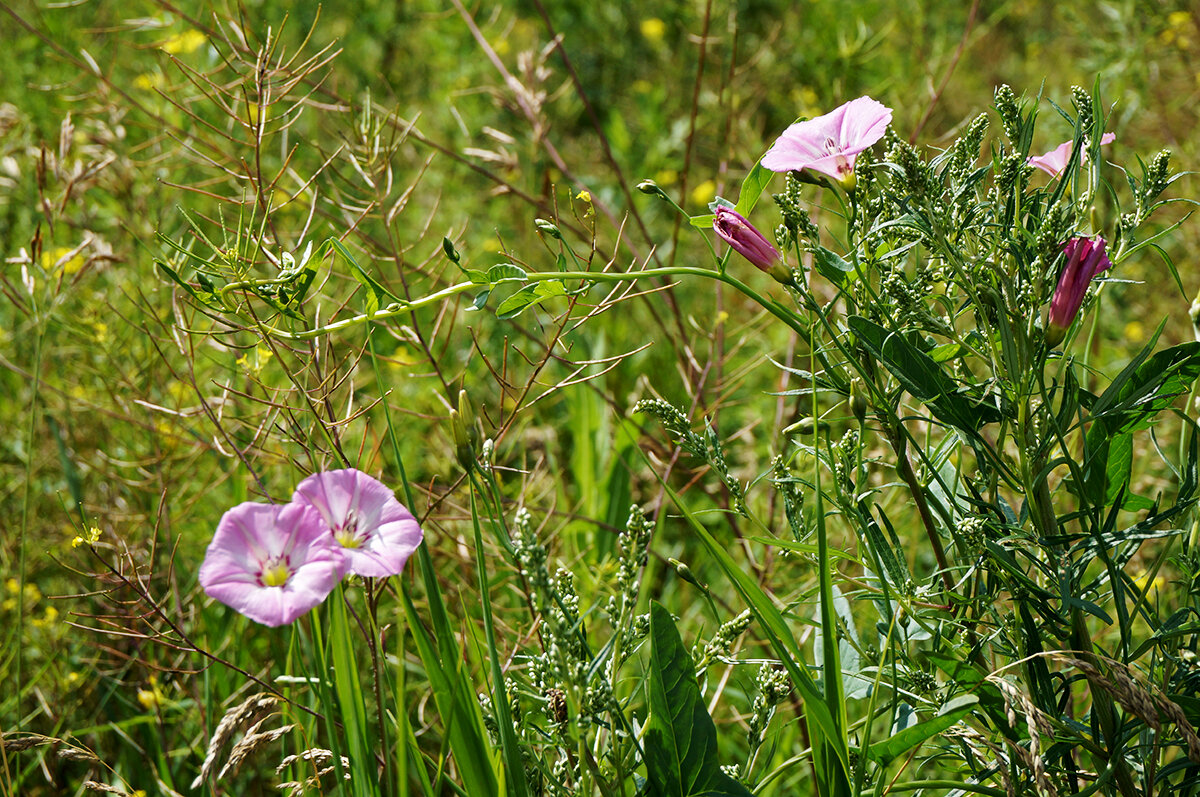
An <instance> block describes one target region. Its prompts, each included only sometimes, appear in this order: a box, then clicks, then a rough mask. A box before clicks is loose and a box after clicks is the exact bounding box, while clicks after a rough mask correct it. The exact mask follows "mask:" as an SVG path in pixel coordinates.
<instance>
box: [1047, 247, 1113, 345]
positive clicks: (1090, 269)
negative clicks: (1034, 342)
mask: <svg viewBox="0 0 1200 797" xmlns="http://www.w3.org/2000/svg"><path fill="white" fill-rule="evenodd" d="M1105 246H1106V244H1105V241H1104V239H1103V238H1101V237H1100V236H1096V237H1095V238H1094V239H1092V238H1083V237H1076V238H1072V239H1071V240H1069V241H1067V242H1066V243H1065V244H1063V253H1064V254H1065V255H1066V257H1067V264H1066V266H1064V267H1063V271H1062V276H1060V277H1059V278H1058V287H1056V288H1055V289H1054V298H1053V299H1051V300H1050V316H1049V318H1048V319H1047V323H1046V345H1048V346H1050V347H1054V346H1057V345H1058V344H1059V343H1061V342H1062V340H1063V338H1065V337H1066V336H1067V330H1068V329H1069V328H1070V327H1071V322H1072V321H1074V320H1075V316H1077V315H1078V314H1079V308H1080V307H1081V306H1082V305H1083V299H1084V297H1085V296H1086V295H1087V289H1088V285H1090V284H1091V282H1092V278H1093V277H1095V276H1096V275H1097V274H1099V273H1100V272H1102V271H1104V270H1105V269H1107V268H1109V267H1110V266H1111V265H1112V263H1111V262H1110V261H1109V259H1108V255H1106V254H1105V252H1104V249H1105Z"/></svg>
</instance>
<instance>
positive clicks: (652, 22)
mask: <svg viewBox="0 0 1200 797" xmlns="http://www.w3.org/2000/svg"><path fill="white" fill-rule="evenodd" d="M641 29H642V35H643V36H645V37H646V40H647V41H650V42H653V43H654V44H658V43H659V42H660V41H662V40H663V37H664V36H666V35H667V23H665V22H663V21H662V20H661V19H659V18H658V17H649V18H648V19H643V20H642V24H641Z"/></svg>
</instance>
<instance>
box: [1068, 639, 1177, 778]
mask: <svg viewBox="0 0 1200 797" xmlns="http://www.w3.org/2000/svg"><path fill="white" fill-rule="evenodd" d="M1062 660H1063V661H1064V662H1065V663H1067V664H1070V665H1071V666H1072V667H1075V668H1076V669H1077V670H1079V671H1080V672H1082V673H1083V675H1084V677H1086V678H1087V679H1088V683H1090V684H1091V685H1092V686H1094V687H1096V688H1098V689H1103V690H1104V691H1105V692H1107V693H1108V694H1110V695H1112V697H1113V699H1114V700H1116V701H1117V702H1118V703H1120V704H1121V706H1122V707H1124V708H1125V709H1126V710H1127V711H1129V712H1130V713H1131V714H1133V715H1134V716H1136V717H1137V718H1138V719H1140V720H1141V721H1142V722H1144V723H1146V725H1147V726H1148V727H1150V728H1152V729H1153V730H1154V731H1155V732H1159V731H1161V730H1162V720H1163V718H1164V717H1165V718H1166V719H1168V720H1170V721H1171V722H1173V723H1175V727H1176V728H1178V729H1179V733H1180V734H1181V735H1182V736H1183V739H1184V742H1185V743H1186V744H1187V756H1188V758H1189V759H1191V760H1192V761H1195V762H1198V763H1200V736H1197V735H1196V729H1195V728H1193V727H1192V724H1191V723H1190V722H1189V721H1188V718H1187V717H1186V716H1185V715H1184V713H1183V709H1181V708H1180V707H1179V704H1177V703H1175V701H1173V700H1171V699H1170V698H1168V697H1167V696H1166V695H1165V694H1163V693H1162V692H1161V691H1160V690H1158V689H1157V688H1155V687H1151V686H1150V685H1148V684H1143V683H1140V682H1139V681H1138V680H1137V679H1136V678H1135V677H1134V675H1133V672H1132V671H1131V670H1130V669H1129V668H1128V667H1126V666H1125V665H1123V664H1121V663H1119V662H1116V661H1112V660H1111V659H1110V660H1107V661H1106V663H1107V664H1108V667H1109V672H1108V675H1105V674H1104V673H1103V672H1101V671H1100V669H1099V668H1098V667H1096V666H1095V665H1092V664H1089V663H1088V662H1086V661H1082V660H1081V659H1073V658H1064V659H1062Z"/></svg>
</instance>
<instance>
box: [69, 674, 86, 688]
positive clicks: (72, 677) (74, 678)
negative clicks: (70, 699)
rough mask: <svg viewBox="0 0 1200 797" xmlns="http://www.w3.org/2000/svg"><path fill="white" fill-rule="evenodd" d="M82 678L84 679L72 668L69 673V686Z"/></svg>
mask: <svg viewBox="0 0 1200 797" xmlns="http://www.w3.org/2000/svg"><path fill="white" fill-rule="evenodd" d="M81 680H83V676H82V675H80V674H79V673H77V672H75V671H74V670H71V671H70V672H69V673H67V686H74V685H75V684H77V683H79V682H80V681H81Z"/></svg>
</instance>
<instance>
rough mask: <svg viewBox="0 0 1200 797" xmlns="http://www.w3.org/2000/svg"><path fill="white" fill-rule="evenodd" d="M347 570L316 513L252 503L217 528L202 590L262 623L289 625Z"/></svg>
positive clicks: (232, 512) (202, 573) (207, 556)
mask: <svg viewBox="0 0 1200 797" xmlns="http://www.w3.org/2000/svg"><path fill="white" fill-rule="evenodd" d="M345 571H346V560H345V557H344V556H343V555H342V550H341V548H340V547H339V546H338V545H337V544H335V543H334V541H333V538H332V537H330V535H329V531H328V529H326V528H325V524H324V523H322V522H321V516H320V514H318V513H317V511H316V510H315V509H313V508H312V507H308V506H303V505H300V504H288V505H287V506H278V505H276V504H256V503H253V502H247V503H244V504H238V505H237V506H235V507H234V508H233V509H230V510H229V511H228V512H226V513H225V514H224V515H223V516H222V517H221V521H220V523H218V524H217V531H216V533H215V534H214V535H213V539H212V542H211V543H210V544H209V546H208V551H207V552H206V553H205V554H204V563H203V564H202V565H201V566H200V586H202V587H204V591H205V592H206V593H208V595H209V596H210V597H212V598H215V599H216V600H219V601H220V602H221V603H224V604H225V605H227V606H230V607H232V608H234V609H236V610H237V611H239V612H241V613H242V614H244V615H246V616H247V617H249V618H250V619H251V620H254V621H255V622H259V623H262V624H263V625H269V626H277V625H286V624H287V623H290V622H292V621H293V620H295V619H296V618H297V617H299V616H300V615H302V614H304V613H305V612H307V611H308V610H309V609H312V608H313V607H314V606H316V605H317V604H319V603H321V601H323V600H325V598H326V596H327V595H329V593H330V592H332V591H333V588H334V587H335V586H337V583H338V582H339V581H341V579H342V576H343V575H344V574H345Z"/></svg>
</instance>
